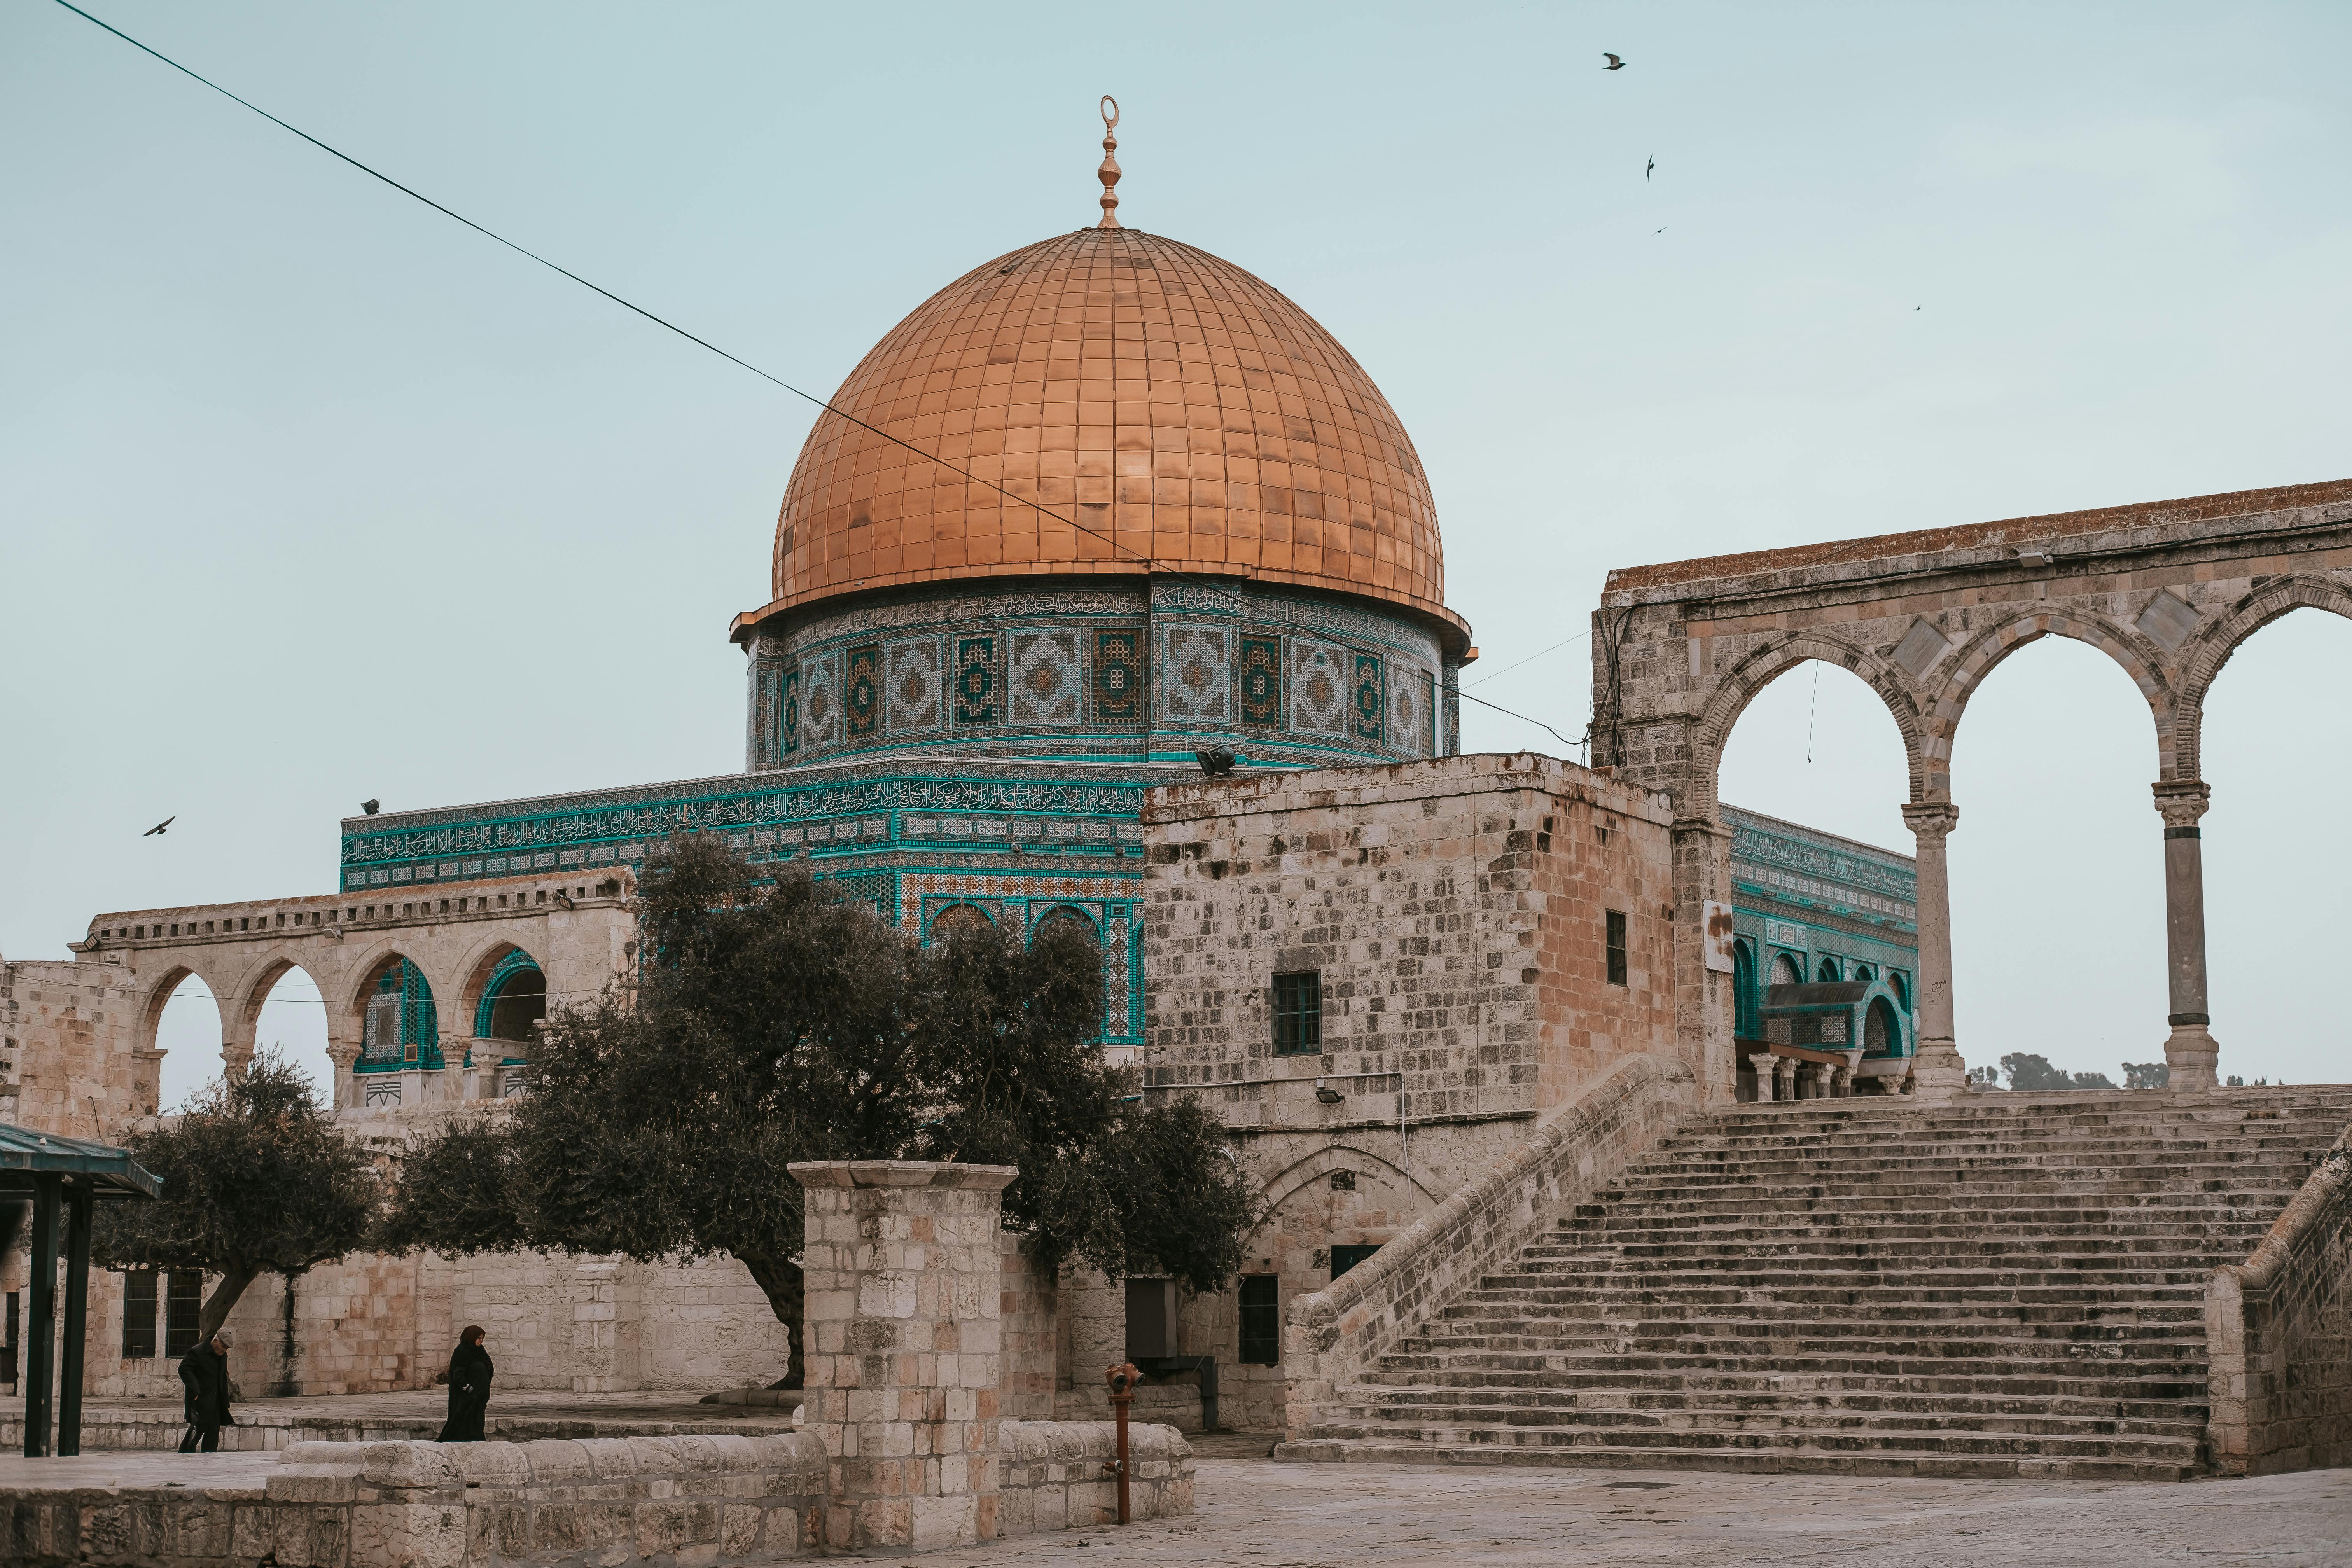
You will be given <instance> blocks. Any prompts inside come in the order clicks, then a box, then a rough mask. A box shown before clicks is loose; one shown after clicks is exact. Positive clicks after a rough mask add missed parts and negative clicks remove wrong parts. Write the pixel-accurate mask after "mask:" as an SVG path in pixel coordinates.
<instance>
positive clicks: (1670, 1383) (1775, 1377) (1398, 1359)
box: [1375, 1354, 2206, 1409]
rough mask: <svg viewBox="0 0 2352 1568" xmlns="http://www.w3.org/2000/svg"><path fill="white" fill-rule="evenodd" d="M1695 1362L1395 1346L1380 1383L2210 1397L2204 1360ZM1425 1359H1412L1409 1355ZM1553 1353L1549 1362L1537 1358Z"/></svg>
mask: <svg viewBox="0 0 2352 1568" xmlns="http://www.w3.org/2000/svg"><path fill="white" fill-rule="evenodd" d="M1673 1359H1675V1360H1676V1361H1677V1362H1681V1363H1685V1364H1678V1365H1675V1366H1671V1367H1657V1368H1650V1369H1643V1368H1641V1367H1616V1368H1609V1369H1602V1368H1598V1367H1589V1366H1584V1365H1582V1364H1580V1363H1576V1362H1575V1361H1574V1358H1571V1357H1564V1356H1546V1355H1539V1354H1538V1355H1483V1356H1468V1355H1461V1356H1440V1355H1416V1356H1392V1357H1387V1358H1384V1359H1383V1360H1382V1361H1381V1363H1380V1365H1379V1367H1378V1368H1377V1369H1375V1370H1376V1371H1377V1372H1378V1373H1379V1384H1380V1386H1382V1387H1387V1388H1407V1387H1445V1388H1465V1387H1466V1388H1485V1387H1493V1388H1530V1389H1536V1388H1540V1389H1553V1390H1561V1391H1568V1392H1574V1393H1578V1394H1587V1395H1589V1396H1591V1397H1599V1396H1601V1395H1604V1394H1617V1395H1622V1396H1623V1397H1626V1398H1633V1397H1634V1396H1637V1395H1640V1396H1653V1395H1655V1396H1665V1395H1671V1394H1759V1395H1777V1394H1796V1395H1802V1396H1812V1395H1817V1394H1886V1395H1889V1396H1905V1395H1912V1394H1916V1395H1918V1396H1921V1397H1937V1398H1952V1397H1963V1398H1967V1397H1981V1398H1986V1399H1994V1398H2019V1399H2029V1398H2052V1399H2056V1398H2066V1399H2079V1400H2087V1401H2091V1402H2093V1403H2105V1402H2121V1401H2146V1402H2156V1403H2183V1402H2186V1403H2190V1404H2196V1405H2198V1406H2199V1408H2200V1409H2201V1408H2202V1407H2203V1406H2202V1401H2203V1400H2204V1398H2205V1397H2206V1384H2205V1374H2204V1369H2203V1368H2202V1367H2201V1366H2200V1367H2198V1368H2196V1369H2195V1371H2194V1374H2193V1376H2187V1377H2184V1376H2172V1377H2157V1376H2150V1375H2145V1374H2146V1373H2149V1372H2151V1371H2152V1370H2153V1369H2148V1368H2141V1367H2137V1366H2134V1365H2132V1364H2131V1363H2105V1364H2094V1365H2093V1366H2088V1367H2074V1366H2067V1367H2053V1368H2040V1369H2035V1370H2032V1371H2028V1370H2026V1369H2024V1368H2017V1369H2011V1370H2004V1371H2000V1372H1990V1373H1989V1372H1987V1371H1985V1370H1984V1369H1983V1368H1981V1367H1979V1366H1975V1365H1973V1364H1971V1365H1969V1366H1967V1367H1965V1368H1963V1369H1962V1370H1960V1371H1958V1372H1949V1373H1923V1372H1920V1371H1917V1370H1910V1369H1906V1370H1905V1371H1902V1372H1876V1371H1857V1370H1853V1369H1851V1368H1848V1367H1843V1366H1842V1367H1841V1368H1840V1370H1837V1371H1829V1372H1824V1371H1812V1372H1806V1371H1791V1370H1784V1369H1782V1368H1780V1367H1779V1366H1769V1367H1758V1366H1755V1365H1753V1364H1751V1363H1738V1364H1733V1365H1723V1364H1717V1365H1699V1364H1689V1363H1690V1362H1692V1361H1693V1359H1694V1358H1679V1357H1678V1358H1673ZM1404 1363H1415V1364H1404ZM1537 1363H1554V1364H1552V1365H1549V1366H1540V1365H1538V1364H1537Z"/></svg>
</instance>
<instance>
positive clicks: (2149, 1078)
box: [2124, 1062, 2172, 1089]
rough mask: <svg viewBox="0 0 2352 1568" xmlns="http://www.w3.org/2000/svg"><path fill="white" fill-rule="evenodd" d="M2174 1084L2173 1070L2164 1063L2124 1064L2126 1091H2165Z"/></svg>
mask: <svg viewBox="0 0 2352 1568" xmlns="http://www.w3.org/2000/svg"><path fill="white" fill-rule="evenodd" d="M2171 1082H2172V1068H2170V1067H2169V1066H2168V1065H2167V1064H2165V1063H2163V1062H2126V1063H2124V1087H2125V1088H2126V1089H2164V1088H2167V1087H2168V1086H2169V1085H2170V1084H2171Z"/></svg>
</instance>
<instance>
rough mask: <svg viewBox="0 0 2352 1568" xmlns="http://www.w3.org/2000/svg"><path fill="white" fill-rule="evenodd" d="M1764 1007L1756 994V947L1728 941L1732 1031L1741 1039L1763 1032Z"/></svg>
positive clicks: (1759, 1035) (1755, 1036) (1747, 1038)
mask: <svg viewBox="0 0 2352 1568" xmlns="http://www.w3.org/2000/svg"><path fill="white" fill-rule="evenodd" d="M1762 1014H1763V1008H1762V1005H1761V1003H1760V1001H1759V997H1758V996H1757V994H1756V950H1755V949H1753V948H1751V947H1749V946H1748V944H1747V943H1746V942H1733V943H1732V944H1731V1032H1732V1034H1733V1035H1735V1036H1736V1037H1738V1038H1740V1039H1743V1040H1754V1039H1760V1038H1762V1037H1763V1035H1764V1020H1763V1016H1762Z"/></svg>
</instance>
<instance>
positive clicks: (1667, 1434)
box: [1277, 1086, 2352, 1480]
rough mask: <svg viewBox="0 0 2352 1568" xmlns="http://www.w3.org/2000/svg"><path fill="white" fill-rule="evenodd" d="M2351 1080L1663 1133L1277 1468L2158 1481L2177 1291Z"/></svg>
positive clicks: (2276, 1203) (2195, 1438)
mask: <svg viewBox="0 0 2352 1568" xmlns="http://www.w3.org/2000/svg"><path fill="white" fill-rule="evenodd" d="M2347 1116H2352V1086H2347V1087H2331V1088H2324V1089H2223V1090H2221V1091H2218V1092H2215V1093H2210V1094H2204V1095H2194V1096H2192V1095H2186V1094H2183V1095H2170V1094H2165V1093H2160V1092H2141V1093H2129V1092H2117V1093H2105V1092H2095V1093H2069V1094H2008V1093H1977V1094H1971V1095H1969V1097H1967V1098H1966V1099H1964V1100H1960V1101H1958V1102H1957V1103H1953V1104H1949V1105H1945V1106H1926V1105H1921V1104H1919V1103H1918V1102H1917V1101H1916V1100H1871V1099H1853V1100H1843V1099H1842V1100H1801V1101H1798V1102H1795V1103H1793V1104H1777V1105H1758V1106H1742V1107H1739V1108H1738V1109H1736V1110H1726V1111H1721V1112H1717V1113H1713V1114H1708V1115H1705V1116H1701V1117H1696V1118H1694V1119H1693V1120H1692V1121H1690V1122H1689V1123H1687V1124H1685V1127H1683V1128H1682V1129H1680V1130H1679V1131H1677V1133H1676V1134H1675V1135H1674V1136H1672V1137H1670V1138H1667V1139H1664V1140H1663V1141H1661V1142H1660V1143H1659V1144H1658V1145H1657V1146H1656V1148H1655V1150H1654V1152H1652V1154H1651V1155H1650V1157H1649V1158H1648V1159H1647V1160H1646V1161H1645V1162H1644V1163H1642V1164H1640V1165H1638V1166H1636V1167H1635V1168H1633V1169H1632V1170H1630V1171H1628V1172H1626V1173H1625V1174H1624V1175H1623V1176H1622V1177H1621V1178H1620V1179H1619V1180H1617V1181H1616V1182H1614V1183H1612V1184H1611V1185H1610V1186H1608V1187H1607V1188H1605V1189H1603V1190H1602V1191H1601V1192H1599V1193H1597V1194H1595V1199H1596V1201H1594V1202H1592V1203H1590V1204H1585V1205H1579V1206H1578V1207H1577V1208H1576V1209H1575V1211H1574V1212H1573V1213H1572V1214H1569V1215H1562V1216H1561V1223H1560V1224H1559V1226H1558V1227H1557V1228H1556V1229H1555V1230H1553V1231H1551V1232H1549V1234H1547V1235H1545V1236H1543V1237H1539V1238H1538V1240H1537V1241H1535V1242H1534V1243H1532V1244H1530V1245H1529V1246H1528V1247H1525V1248H1524V1249H1522V1250H1521V1252H1520V1253H1519V1255H1518V1257H1517V1259H1516V1260H1514V1261H1513V1263H1512V1264H1511V1265H1510V1266H1509V1268H1507V1269H1506V1270H1505V1271H1503V1272H1500V1273H1496V1274H1491V1275H1488V1276H1487V1277H1486V1279H1484V1280H1482V1281H1481V1282H1480V1284H1479V1287H1478V1288H1477V1289H1474V1290H1471V1291H1469V1292H1467V1293H1466V1294H1465V1295H1464V1296H1463V1297H1462V1299H1460V1300H1455V1301H1454V1302H1452V1303H1451V1304H1450V1305H1448V1306H1446V1307H1445V1308H1444V1309H1443V1310H1442V1311H1441V1312H1440V1313H1439V1315H1438V1316H1437V1317H1436V1318H1435V1319H1433V1320H1432V1321H1429V1322H1428V1323H1427V1324H1425V1325H1424V1331H1423V1332H1421V1333H1418V1334H1415V1335H1413V1336H1411V1337H1408V1338H1406V1339H1403V1340H1401V1341H1400V1342H1397V1344H1396V1345H1395V1346H1394V1347H1393V1348H1392V1350H1391V1352H1390V1353H1389V1354H1387V1355H1385V1356H1383V1357H1382V1358H1381V1360H1380V1361H1379V1362H1378V1363H1377V1364H1376V1365H1375V1366H1373V1367H1372V1368H1370V1371H1369V1373H1368V1374H1367V1376H1366V1378H1365V1380H1364V1381H1363V1382H1361V1383H1360V1384H1350V1385H1343V1386H1342V1387H1340V1389H1339V1391H1338V1397H1337V1398H1336V1399H1335V1400H1334V1402H1333V1403H1331V1404H1330V1405H1325V1406H1323V1407H1321V1408H1320V1409H1319V1410H1318V1413H1317V1418H1316V1419H1315V1421H1314V1423H1313V1424H1312V1426H1310V1427H1309V1428H1308V1429H1307V1431H1306V1432H1304V1433H1303V1434H1301V1439H1300V1440H1299V1441H1297V1442H1292V1443H1288V1444H1285V1445H1284V1446H1283V1447H1281V1448H1280V1449H1279V1450H1277V1452H1278V1453H1279V1454H1280V1455H1281V1456H1282V1457H1285V1458H1319V1459H1363V1460H1380V1461H1389V1462H1394V1461H1399V1460H1411V1461H1422V1462H1430V1463H1488V1464H1492V1463H1505V1464H1559V1465H1580V1466H1622V1467H1640V1468H1696V1469H1720V1470H1753V1471H1799V1472H1817V1473H1843V1474H1860V1475H1939V1476H2068V1477H2103V1478H2111V1479H2166V1480H2176V1479H2185V1478H2187V1477H2189V1476H2191V1475H2195V1474H2197V1473H2199V1471H2200V1468H2201V1466H2202V1462H2203V1452H2204V1441H2205V1416H2206V1406H2205V1401H2206V1383H2205V1373H2206V1361H2205V1328H2204V1306H2203V1304H2204V1291H2205V1285H2206V1281H2207V1279H2209V1278H2210V1275H2211V1273H2212V1270H2213V1268H2214V1267H2215V1266H2216V1265H2217V1264H2221V1263H2227V1262H2242V1261H2243V1260H2244V1258H2246V1256H2247V1254H2248V1253H2250V1252H2251V1251H2252V1250H2253V1247H2254V1246H2255V1244H2256V1243H2257V1242H2258V1241H2259V1240H2260V1239H2261V1238H2262V1236H2263V1232H2264V1231H2265V1230H2267V1229H2268V1228H2269V1226H2270V1225H2271V1222H2272V1221H2273V1219H2275V1218H2276V1217H2277V1216H2278V1214H2279V1212H2280V1210H2281V1209H2283V1208H2284V1207H2285V1205H2286V1202H2287V1200H2288V1198H2289V1197H2291V1196H2292V1195H2293V1194H2294V1191H2295V1189H2296V1188H2297V1187H2298V1186H2299V1185H2301V1184H2302V1183H2303V1180H2304V1178H2305V1176H2306V1175H2307V1174H2309V1173H2310V1172H2311V1170H2312V1168H2313V1166H2314V1165H2315V1163H2317V1161H2318V1159H2319V1157H2320V1155H2321V1154H2322V1153H2324V1152H2326V1149H2327V1147H2328V1145H2329V1144H2330V1143H2331V1142H2333V1141H2334V1140H2335V1138H2336V1134H2337V1133H2338V1132H2340V1131H2342V1130H2343V1128H2344V1125H2345V1122H2346V1120H2347Z"/></svg>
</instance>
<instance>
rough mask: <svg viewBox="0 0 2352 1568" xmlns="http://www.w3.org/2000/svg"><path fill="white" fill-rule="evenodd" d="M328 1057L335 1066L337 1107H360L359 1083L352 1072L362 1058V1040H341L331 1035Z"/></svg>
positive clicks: (348, 1108)
mask: <svg viewBox="0 0 2352 1568" xmlns="http://www.w3.org/2000/svg"><path fill="white" fill-rule="evenodd" d="M327 1059H328V1060H329V1061H330V1062H332V1063H333V1064H334V1068H335V1087H334V1095H335V1109H337V1110H358V1109H360V1093H359V1085H358V1084H357V1083H356V1082H354V1081H353V1075H352V1068H353V1067H354V1066H355V1065H357V1063H358V1061H359V1059H360V1042H359V1041H357V1040H339V1039H336V1038H334V1037H332V1036H330V1037H328V1040H327Z"/></svg>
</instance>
